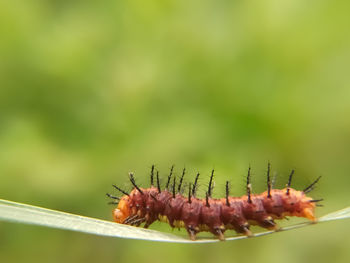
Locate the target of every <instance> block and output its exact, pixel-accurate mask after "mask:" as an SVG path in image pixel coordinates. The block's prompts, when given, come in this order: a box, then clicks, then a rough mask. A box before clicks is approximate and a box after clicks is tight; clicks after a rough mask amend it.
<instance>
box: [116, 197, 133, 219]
mask: <svg viewBox="0 0 350 263" xmlns="http://www.w3.org/2000/svg"><path fill="white" fill-rule="evenodd" d="M130 213H131V211H130V197H129V196H127V195H124V196H123V197H122V198H121V199H120V202H119V204H118V207H117V208H116V209H114V210H113V218H114V221H115V222H117V223H121V224H122V223H123V222H124V221H125V219H126V218H128V217H129V216H130Z"/></svg>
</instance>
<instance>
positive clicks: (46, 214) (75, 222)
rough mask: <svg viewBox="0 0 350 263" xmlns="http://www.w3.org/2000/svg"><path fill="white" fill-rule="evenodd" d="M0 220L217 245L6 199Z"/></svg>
mask: <svg viewBox="0 0 350 263" xmlns="http://www.w3.org/2000/svg"><path fill="white" fill-rule="evenodd" d="M346 218H350V207H347V208H344V209H342V210H339V211H335V212H332V213H330V214H328V215H325V216H323V217H321V218H319V222H327V221H332V220H341V219H346ZM0 220H2V221H8V222H17V223H25V224H33V225H40V226H46V227H52V228H58V229H64V230H70V231H77V232H82V233H87V234H94V235H100V236H109V237H118V238H129V239H140V240H148V241H158V242H173V243H192V244H194V243H211V242H219V240H217V239H215V238H212V239H210V238H209V239H198V240H197V241H191V240H189V239H187V238H186V237H181V236H177V235H172V234H169V233H163V232H159V231H155V230H150V229H144V228H138V227H133V226H128V225H123V224H117V223H114V222H110V221H105V220H101V219H96V218H90V217H85V216H81V215H75V214H70V213H66V212H61V211H56V210H51V209H47V208H42V207H38V206H32V205H27V204H22V203H16V202H12V201H8V200H3V199H0ZM311 224H313V223H312V222H305V223H301V224H297V225H292V226H289V227H285V228H283V229H281V231H287V230H291V229H296V228H300V227H305V226H308V225H311ZM272 233H276V232H274V231H265V232H260V233H256V234H255V235H254V236H255V237H258V236H264V235H269V234H272ZM244 238H247V237H246V236H234V237H228V238H226V240H227V241H232V240H240V239H244Z"/></svg>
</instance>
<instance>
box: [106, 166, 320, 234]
mask: <svg viewBox="0 0 350 263" xmlns="http://www.w3.org/2000/svg"><path fill="white" fill-rule="evenodd" d="M173 168H174V167H172V168H171V170H170V174H169V176H168V180H167V184H166V187H165V188H164V189H161V186H160V182H159V173H158V171H157V173H156V186H155V185H154V166H152V169H151V186H150V187H149V188H141V187H139V186H138V185H137V184H136V182H135V179H134V175H133V173H129V179H130V181H131V183H132V185H133V187H134V188H133V189H132V191H131V192H130V193H127V192H126V191H124V190H122V189H121V188H119V187H118V186H116V185H113V187H114V188H116V189H117V190H118V191H120V192H121V193H122V194H123V196H122V197H117V196H113V195H111V194H107V196H108V197H110V198H112V199H113V200H114V201H113V202H111V203H112V204H118V206H117V208H115V209H114V210H113V218H114V221H115V222H117V223H121V224H128V225H133V226H140V225H141V224H143V227H145V228H148V227H149V226H150V225H151V224H152V223H153V222H155V221H156V220H160V221H162V222H167V223H169V225H170V226H171V227H173V228H175V227H176V228H180V227H184V228H186V230H187V232H188V234H189V237H190V238H191V240H195V239H196V234H197V233H199V232H202V231H209V232H211V233H212V234H214V235H215V236H216V237H217V238H219V239H220V240H225V237H224V232H225V231H226V230H231V229H232V230H235V231H236V232H237V233H239V234H243V235H247V236H252V235H253V234H252V232H251V230H250V229H249V228H250V225H258V226H260V227H263V228H266V229H269V230H275V231H277V230H279V227H278V225H277V224H276V223H275V221H274V220H275V219H284V218H286V217H287V216H296V217H304V218H307V219H309V220H311V221H313V222H316V221H317V219H316V217H315V213H314V212H315V208H316V206H317V202H319V201H322V199H313V198H311V197H308V196H307V195H306V194H307V193H308V192H310V191H311V190H312V189H313V187H314V186H315V184H316V183H317V182H318V180H319V179H320V177H319V178H317V179H316V180H315V181H314V182H313V183H312V184H311V185H309V186H308V187H306V188H305V189H304V190H303V191H298V190H295V189H293V188H291V181H292V177H293V174H294V170H292V172H291V174H290V176H289V180H288V183H287V185H286V187H285V188H283V189H273V188H272V183H271V178H270V164H268V169H267V190H266V191H265V192H263V193H261V194H252V193H251V192H252V191H251V183H250V174H251V168H250V167H249V169H248V175H247V184H246V190H247V194H246V195H244V196H241V197H232V196H230V195H229V183H228V181H227V182H226V196H225V197H224V198H219V199H215V198H212V190H213V176H214V170H213V171H212V173H211V177H210V181H209V186H208V190H207V192H206V197H205V198H203V199H200V198H197V197H196V189H197V182H198V177H199V173H198V174H197V176H196V178H195V181H194V183H193V184H189V189H188V195H186V196H185V195H183V194H182V193H181V187H182V181H183V178H184V175H185V169H184V170H183V172H182V176H181V177H180V181H179V183H178V185H176V177H175V176H174V177H173V182H172V185H170V181H171V178H172V175H173Z"/></svg>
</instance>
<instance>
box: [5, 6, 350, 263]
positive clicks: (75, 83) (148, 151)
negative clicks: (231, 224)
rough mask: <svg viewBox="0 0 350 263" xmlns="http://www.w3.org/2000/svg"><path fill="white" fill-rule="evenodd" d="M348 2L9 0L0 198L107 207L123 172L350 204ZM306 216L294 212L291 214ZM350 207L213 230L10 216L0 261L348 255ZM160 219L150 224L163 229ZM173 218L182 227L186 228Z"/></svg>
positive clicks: (83, 208)
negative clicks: (230, 232)
mask: <svg viewBox="0 0 350 263" xmlns="http://www.w3.org/2000/svg"><path fill="white" fill-rule="evenodd" d="M349 12H350V4H349V2H348V1H301V0H296V1H289V0H287V1H278V0H268V1H258V0H252V1H225V0H219V1H210V0H201V1H198V0H194V1H183V0H176V1H172V0H150V1H137V0H129V1H128V0H127V1H116V0H114V1H111V0H103V1H63V0H61V1H44V0H31V1H23V0H22V1H21V0H5V1H1V2H0V35H1V40H0V149H1V150H0V178H1V183H0V194H1V196H0V198H3V199H8V200H13V201H17V202H23V203H28V204H34V205H39V206H43V207H48V208H52V209H58V210H62V211H67V212H71V213H76V214H82V215H86V216H92V217H97V218H102V219H107V220H110V219H111V210H112V208H113V207H111V206H108V205H107V204H106V203H107V202H108V200H107V198H106V197H105V193H106V192H110V193H114V191H113V189H112V187H111V184H112V183H115V184H118V185H119V186H121V187H124V188H125V189H130V184H129V183H128V180H127V172H128V171H134V172H135V173H136V178H137V181H138V182H140V183H141V184H142V185H143V186H147V184H148V180H149V178H148V174H149V169H150V166H151V165H152V164H153V163H155V164H156V165H157V168H158V169H159V170H160V173H161V175H162V176H163V181H162V182H163V183H164V181H165V180H164V178H165V176H166V174H167V173H168V169H169V167H170V166H171V165H172V164H175V165H176V168H177V170H176V171H177V174H179V172H180V170H181V169H182V167H183V166H186V168H187V170H188V175H187V180H191V181H192V180H193V178H194V176H195V173H196V172H197V171H200V172H201V174H202V176H201V180H200V183H201V186H202V189H203V188H204V187H205V186H206V185H207V180H208V178H209V174H210V170H211V169H212V168H215V170H216V177H215V182H216V188H215V191H214V192H215V195H216V196H217V197H218V196H220V195H222V194H223V192H224V191H223V187H224V182H225V180H230V182H231V185H232V189H231V193H232V194H233V195H241V194H244V177H245V174H246V171H247V167H248V165H249V164H250V165H251V166H252V168H253V187H254V191H256V192H260V191H263V190H264V182H265V171H266V164H267V162H268V161H271V163H272V166H273V170H274V171H275V172H277V185H278V186H279V187H281V186H283V185H284V184H285V182H286V180H287V176H288V174H289V172H290V170H291V169H293V168H295V169H296V175H295V178H294V179H295V180H294V186H295V187H296V188H298V189H300V188H302V187H304V186H306V185H307V184H308V183H310V182H312V180H313V179H315V178H316V177H317V176H319V175H322V176H323V178H322V180H321V181H320V184H319V186H318V188H317V189H316V190H315V191H314V192H312V193H311V196H313V197H315V198H324V199H325V201H324V205H325V206H324V207H323V208H320V209H318V215H323V214H325V213H327V212H330V211H334V210H336V209H341V208H343V207H346V206H348V205H349V204H350V201H349V185H350V176H349V170H350V163H349V156H350V118H349V114H350V86H349V85H350V76H349V68H350V34H349V28H350V20H349ZM293 222H295V220H290V221H289V222H287V223H288V224H292V223H293ZM349 224H350V222H348V221H339V222H332V223H329V224H320V225H315V226H313V227H308V228H305V229H300V230H295V231H290V232H285V233H279V234H276V235H271V236H267V237H263V238H256V239H249V240H243V241H239V242H224V243H219V244H208V245H179V244H163V243H152V242H144V241H135V240H123V239H112V238H104V237H97V236H90V235H86V234H81V233H74V232H68V231H61V230H54V229H48V228H40V227H35V226H27V225H20V224H10V223H3V222H1V223H0V261H1V262H80V261H84V262H96V261H100V262H152V263H158V262H176V263H178V262H184V263H186V262H210V263H213V262H261V263H263V262H269V263H273V262H280V261H281V260H282V261H283V262H285V263H288V262H311V261H313V262H349V260H350V251H349V245H348V244H349V242H350V237H349V234H350V230H349ZM159 227H162V226H160V225H159V224H158V225H157V224H155V226H154V228H155V229H157V228H159ZM175 233H176V231H175Z"/></svg>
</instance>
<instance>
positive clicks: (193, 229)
mask: <svg viewBox="0 0 350 263" xmlns="http://www.w3.org/2000/svg"><path fill="white" fill-rule="evenodd" d="M186 230H187V232H188V234H189V236H190V239H191V240H192V241H195V240H196V235H197V233H198V232H199V229H198V228H196V227H193V226H187V227H186Z"/></svg>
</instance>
